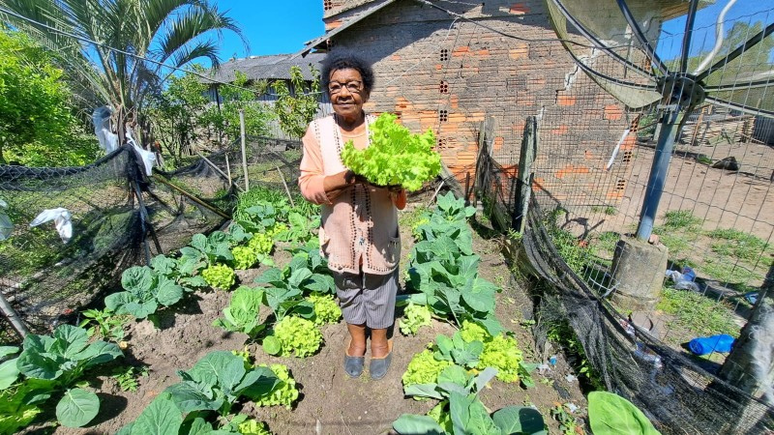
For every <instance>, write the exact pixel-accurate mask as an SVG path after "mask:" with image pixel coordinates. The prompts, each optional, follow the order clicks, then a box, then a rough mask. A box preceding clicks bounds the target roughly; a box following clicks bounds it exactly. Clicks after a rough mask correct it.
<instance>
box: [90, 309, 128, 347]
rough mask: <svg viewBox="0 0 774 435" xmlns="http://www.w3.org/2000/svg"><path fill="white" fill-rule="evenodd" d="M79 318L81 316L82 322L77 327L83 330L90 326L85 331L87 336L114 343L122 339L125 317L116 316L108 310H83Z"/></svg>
mask: <svg viewBox="0 0 774 435" xmlns="http://www.w3.org/2000/svg"><path fill="white" fill-rule="evenodd" d="M81 316H83V320H82V321H81V323H80V324H79V325H78V326H80V327H81V328H83V327H85V326H87V325H92V326H90V327H89V329H87V330H86V331H87V332H88V333H89V336H96V337H97V338H106V339H108V340H111V341H114V342H119V341H121V340H123V339H124V324H126V321H127V316H125V315H117V314H115V313H114V312H112V311H110V310H108V309H104V310H95V309H91V310H85V311H83V312H82V313H81Z"/></svg>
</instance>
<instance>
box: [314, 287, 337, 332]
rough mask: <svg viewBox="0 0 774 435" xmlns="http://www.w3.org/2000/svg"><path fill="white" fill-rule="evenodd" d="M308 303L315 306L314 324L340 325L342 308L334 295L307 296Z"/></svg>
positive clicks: (316, 294) (317, 294)
mask: <svg viewBox="0 0 774 435" xmlns="http://www.w3.org/2000/svg"><path fill="white" fill-rule="evenodd" d="M306 300H307V301H309V302H310V303H311V304H312V305H314V324H315V325H318V326H319V325H327V324H329V323H338V322H339V319H341V308H339V304H337V303H336V300H335V299H334V298H333V295H330V294H321V293H312V294H311V295H309V296H307V298H306Z"/></svg>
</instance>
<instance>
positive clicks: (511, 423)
mask: <svg viewBox="0 0 774 435" xmlns="http://www.w3.org/2000/svg"><path fill="white" fill-rule="evenodd" d="M496 373H497V370H496V369H493V368H488V369H485V370H484V371H482V372H481V373H480V374H478V375H475V376H474V375H471V374H469V373H468V372H466V371H465V369H463V368H462V367H460V366H450V367H447V368H445V369H443V371H442V372H441V373H440V374H439V375H438V377H437V383H431V384H423V385H412V386H409V387H406V388H405V392H406V395H407V396H413V397H414V398H432V399H439V400H441V402H440V403H439V405H438V406H436V407H435V408H433V410H431V411H430V413H428V415H427V416H418V415H409V414H403V415H402V416H401V417H400V418H398V420H396V421H395V422H394V423H393V428H394V429H395V430H396V432H398V433H401V434H417V433H436V434H451V433H454V434H468V433H474V434H491V435H496V434H503V433H507V434H512V433H517V434H519V433H527V434H542V435H545V434H546V433H547V432H546V431H545V430H544V426H545V425H544V423H543V418H542V416H541V415H540V413H539V412H538V411H537V410H535V409H532V408H523V407H517V406H511V407H506V408H503V409H500V410H498V411H497V412H495V413H494V414H492V415H490V414H489V411H487V409H486V407H485V406H484V404H483V403H482V402H481V400H480V399H479V397H478V393H479V392H480V391H481V389H482V388H483V387H484V386H485V385H486V384H487V383H489V381H490V380H491V379H492V378H493V377H494V376H495V375H496Z"/></svg>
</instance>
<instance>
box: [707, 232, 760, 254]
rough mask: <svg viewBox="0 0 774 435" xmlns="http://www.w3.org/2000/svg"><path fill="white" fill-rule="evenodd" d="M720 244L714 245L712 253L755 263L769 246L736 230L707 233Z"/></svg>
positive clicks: (750, 235) (757, 238) (752, 236)
mask: <svg viewBox="0 0 774 435" xmlns="http://www.w3.org/2000/svg"><path fill="white" fill-rule="evenodd" d="M707 235H708V236H709V237H711V238H712V239H715V240H718V242H714V243H712V247H711V249H712V252H715V253H717V254H720V255H725V256H733V257H736V258H741V259H743V260H747V261H750V262H754V261H755V260H757V259H758V258H760V257H761V255H764V254H766V251H767V250H768V249H769V244H768V243H766V242H765V241H764V240H762V239H760V238H759V237H756V236H754V235H752V234H748V233H745V232H743V231H739V230H737V229H734V228H728V229H717V230H713V231H710V232H708V233H707Z"/></svg>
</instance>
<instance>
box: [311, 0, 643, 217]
mask: <svg viewBox="0 0 774 435" xmlns="http://www.w3.org/2000/svg"><path fill="white" fill-rule="evenodd" d="M323 8H324V16H323V20H324V22H325V25H326V33H325V35H323V36H321V37H320V38H318V39H316V40H314V41H311V42H310V43H309V45H308V48H307V50H306V51H307V52H308V51H313V50H314V51H335V50H340V49H347V50H352V51H355V52H357V53H358V54H360V55H361V56H363V57H365V58H366V59H368V60H369V61H371V62H373V65H374V71H375V73H376V85H375V88H374V89H373V92H372V94H371V99H370V101H369V102H368V103H367V104H366V106H365V108H366V110H368V111H370V112H373V113H381V112H394V113H396V114H397V115H398V116H399V118H400V120H401V122H402V123H403V124H404V125H405V126H407V127H408V128H409V129H411V130H412V131H414V132H419V131H424V130H426V129H428V128H431V129H433V131H434V132H435V133H436V135H437V141H438V142H437V150H438V151H439V152H440V153H441V155H442V156H443V161H444V163H445V164H446V166H447V167H448V169H449V170H450V171H451V172H452V173H453V174H455V175H456V176H457V178H458V179H459V180H460V181H463V180H464V179H465V174H466V173H471V172H473V171H474V170H475V167H474V164H475V160H476V156H477V154H478V152H479V150H480V136H479V133H480V132H481V129H482V122H483V121H484V120H485V119H486V118H487V117H490V118H491V120H492V121H493V122H492V123H491V124H490V125H491V128H489V129H488V131H487V133H486V137H485V142H486V144H487V145H488V146H489V152H490V153H491V154H492V155H493V156H494V157H495V158H496V159H497V161H498V162H500V163H501V164H502V165H504V166H505V167H506V170H508V171H510V173H511V175H515V174H516V173H517V171H518V167H517V166H518V161H519V160H518V154H519V147H520V144H521V141H522V131H523V128H524V124H525V120H526V118H527V116H540V141H541V148H540V149H539V150H538V160H537V161H536V164H535V166H536V169H537V173H536V178H535V181H536V183H537V185H538V186H540V187H539V188H542V189H546V190H548V191H550V192H551V194H552V195H553V196H554V197H555V198H556V199H558V200H562V199H563V197H564V198H566V197H567V195H569V194H573V195H576V194H579V192H580V194H582V195H587V196H588V197H589V198H590V201H591V200H592V198H594V200H595V201H597V202H599V201H602V202H604V203H610V202H615V201H617V200H618V199H619V198H620V197H621V196H622V195H623V192H624V189H625V187H626V174H627V173H628V168H627V166H628V163H629V162H630V161H631V153H632V151H633V148H634V136H633V135H631V137H628V138H627V139H626V140H625V141H624V143H623V144H622V146H621V147H620V151H619V157H618V162H617V165H616V166H615V167H614V168H613V170H612V171H608V172H607V175H608V176H607V177H606V178H605V180H604V181H600V179H599V176H600V172H601V171H604V166H605V163H606V162H607V160H608V159H609V158H610V155H611V150H612V149H613V148H614V147H615V145H616V143H618V141H619V139H620V138H621V133H622V132H623V131H624V130H625V128H626V127H627V125H628V121H629V120H627V116H626V113H625V111H624V108H623V107H622V106H621V105H619V104H617V103H616V101H615V100H614V99H613V98H611V97H609V96H608V95H606V94H605V93H604V92H603V91H602V90H601V89H600V88H598V87H596V85H594V84H593V83H592V82H591V81H590V80H589V79H588V78H587V77H586V76H585V75H583V73H581V72H579V70H578V69H577V67H576V66H575V64H574V62H573V60H572V58H571V57H570V56H569V55H568V54H567V53H566V52H565V50H564V48H563V47H562V45H561V44H560V43H559V42H557V38H556V35H555V33H554V31H553V28H552V27H551V23H550V19H549V16H548V12H547V10H546V6H545V4H544V1H543V0H529V1H521V2H514V1H503V0H494V1H492V0H487V1H486V2H478V3H476V2H473V1H469V0H465V1H450V0H449V1H441V0H432V1H430V0H427V1H425V0H323ZM627 156H628V159H626V157H627ZM471 179H473V178H472V177H471ZM570 186H572V187H571V188H570ZM578 186H581V187H580V188H579V187H578ZM570 192H572V193H570Z"/></svg>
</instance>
